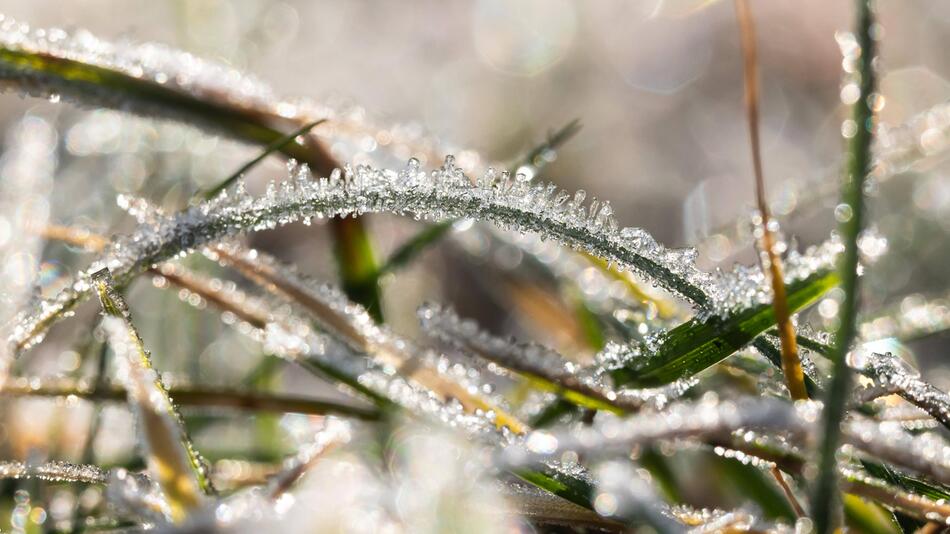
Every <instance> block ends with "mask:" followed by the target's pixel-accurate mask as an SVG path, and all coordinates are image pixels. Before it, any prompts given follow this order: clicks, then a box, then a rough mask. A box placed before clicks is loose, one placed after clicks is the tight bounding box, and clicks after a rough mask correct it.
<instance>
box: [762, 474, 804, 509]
mask: <svg viewBox="0 0 950 534" xmlns="http://www.w3.org/2000/svg"><path fill="white" fill-rule="evenodd" d="M769 472H770V473H772V478H774V479H775V482H777V483H778V485H779V487H780V488H782V493H784V494H785V498H786V499H788V503H789V504H790V505H792V509H793V510H795V515H797V516H798V517H805V516H806V515H807V514H806V513H805V509H804V508H802V505H801V503H800V502H798V498H796V497H795V492H793V491H792V488H791V487H790V486H789V485H788V482H787V481H786V480H785V475H783V474H782V470H781V469H779V468H778V467H772V468H771V469H769Z"/></svg>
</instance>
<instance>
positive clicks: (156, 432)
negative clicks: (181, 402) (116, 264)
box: [93, 270, 214, 523]
mask: <svg viewBox="0 0 950 534" xmlns="http://www.w3.org/2000/svg"><path fill="white" fill-rule="evenodd" d="M93 279H94V283H95V286H96V292H97V293H98V295H99V300H100V303H101V304H102V310H103V314H104V315H105V318H104V320H103V327H104V328H105V330H106V333H107V334H108V337H109V342H110V344H111V345H112V348H113V350H114V351H115V352H116V355H117V360H116V361H117V363H118V364H119V368H120V372H119V378H120V380H121V381H123V382H124V383H125V386H126V390H127V391H128V398H129V403H130V405H131V406H132V407H133V412H134V413H135V414H136V416H137V420H138V427H139V432H140V434H141V436H142V446H143V449H144V450H145V453H146V455H147V457H146V461H147V462H146V463H147V464H148V467H149V471H150V473H151V474H152V477H153V479H154V480H155V481H156V482H157V483H158V485H159V487H161V489H162V492H163V494H164V495H165V498H166V500H167V504H168V515H169V519H171V520H172V521H174V522H176V523H180V522H182V521H184V520H185V519H186V518H187V517H188V515H189V514H190V513H192V512H194V511H196V510H197V509H198V508H199V507H200V506H201V505H202V502H203V501H204V497H205V495H206V494H210V493H213V492H214V488H213V486H212V485H211V480H210V479H209V478H208V474H207V471H206V469H205V466H204V461H203V460H202V459H201V457H200V456H199V455H198V452H197V451H196V450H195V448H194V445H193V444H192V442H191V440H190V439H189V438H188V434H187V433H186V432H185V428H184V424H183V422H182V419H181V416H180V415H179V414H178V411H177V410H176V408H175V405H174V404H173V403H172V400H171V398H170V397H169V396H168V391H167V390H166V389H165V387H164V385H163V384H162V381H161V378H160V376H159V375H158V373H157V372H156V371H155V370H154V369H153V368H152V363H151V356H150V355H149V353H148V352H147V351H146V350H145V347H144V345H143V343H142V338H141V337H140V336H139V334H138V331H137V330H136V329H135V326H134V325H133V324H132V321H131V318H130V314H129V310H128V307H127V305H126V304H125V301H124V299H123V298H122V296H121V295H120V294H119V292H118V291H117V290H116V288H115V287H114V284H113V281H112V277H111V275H110V274H109V271H108V270H103V271H99V272H98V273H96V275H95V276H94V278H93Z"/></svg>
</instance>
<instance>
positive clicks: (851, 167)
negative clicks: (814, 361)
mask: <svg viewBox="0 0 950 534" xmlns="http://www.w3.org/2000/svg"><path fill="white" fill-rule="evenodd" d="M871 4H872V0H858V2H857V10H858V17H857V35H856V37H857V41H858V45H859V47H860V56H859V57H858V58H856V59H857V62H858V75H859V76H860V81H859V84H860V88H861V92H860V98H858V100H857V102H856V103H855V105H854V110H853V113H854V116H853V120H854V122H855V123H856V124H857V130H856V132H855V134H854V137H852V138H851V142H850V143H849V146H848V166H847V171H846V172H847V175H846V176H845V180H844V187H843V190H842V194H841V196H842V204H843V205H845V206H847V207H848V208H849V211H850V212H851V216H850V218H847V219H846V220H845V221H843V222H842V223H841V230H840V231H841V237H842V239H843V241H844V246H845V249H844V254H843V256H842V257H841V259H840V264H839V271H840V277H841V289H842V290H843V291H844V299H843V300H842V302H841V306H840V312H839V314H838V321H839V326H838V330H837V332H836V335H835V340H836V341H835V350H834V355H833V357H832V359H833V360H834V369H833V371H832V379H831V385H830V386H829V388H828V395H827V397H826V400H825V410H824V424H823V426H824V428H823V432H822V436H823V440H822V443H821V447H820V453H821V460H820V464H819V475H818V480H817V482H816V484H815V487H814V492H813V494H812V499H811V510H812V515H813V517H812V519H813V520H814V522H815V532H817V533H818V534H825V533H826V532H829V531H830V530H831V529H832V528H833V523H834V519H833V516H834V513H833V510H834V508H835V503H837V502H838V499H837V498H836V497H837V496H838V491H837V488H836V483H835V482H836V480H837V469H836V459H835V454H836V453H837V450H838V445H839V442H840V441H841V418H842V417H843V416H844V412H845V407H846V404H847V400H848V396H849V394H850V389H851V371H850V370H849V369H848V363H847V361H846V359H845V356H846V355H847V353H848V350H849V349H850V347H851V342H852V340H853V339H854V335H855V330H856V320H857V309H858V244H857V241H858V235H859V234H860V233H861V229H862V226H863V223H864V183H865V180H866V178H867V175H868V172H869V170H870V167H871V142H872V139H873V135H872V130H873V128H874V111H873V109H872V106H873V104H874V103H873V102H872V99H873V98H874V96H873V95H874V92H875V89H876V76H875V73H874V65H873V61H874V59H875V56H876V55H877V51H876V43H875V39H874V37H873V36H872V32H873V31H874V30H873V26H874V13H873V9H872V5H871Z"/></svg>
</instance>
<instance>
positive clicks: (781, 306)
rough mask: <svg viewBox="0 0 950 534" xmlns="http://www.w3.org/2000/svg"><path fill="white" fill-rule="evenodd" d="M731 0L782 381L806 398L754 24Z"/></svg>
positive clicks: (744, 7)
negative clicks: (769, 184)
mask: <svg viewBox="0 0 950 534" xmlns="http://www.w3.org/2000/svg"><path fill="white" fill-rule="evenodd" d="M735 1H736V17H737V19H738V22H739V30H740V35H741V38H742V55H743V71H744V74H745V76H744V80H745V103H746V117H747V118H748V121H749V141H750V144H751V147H752V165H753V168H754V171H755V200H756V204H757V205H758V210H759V215H760V217H761V219H762V220H761V224H762V242H761V247H762V250H763V251H764V252H765V256H766V257H765V258H763V263H764V265H763V268H768V270H769V276H770V278H771V281H772V294H773V298H772V307H773V309H774V310H775V321H776V323H777V324H778V331H779V339H780V340H781V345H782V372H783V373H784V374H785V383H786V385H787V386H788V391H789V393H791V395H792V398H793V399H795V400H801V399H807V398H808V392H807V391H806V390H805V373H804V371H803V370H802V363H801V360H800V359H799V357H798V345H797V344H796V342H795V327H794V326H793V325H792V321H791V316H790V314H789V311H788V302H787V299H786V296H785V276H784V274H783V273H782V260H781V258H779V256H778V254H777V253H776V252H775V236H774V235H773V234H772V230H771V228H769V223H770V221H771V215H770V213H769V204H768V200H766V198H765V179H764V178H763V172H762V153H761V147H760V143H759V78H758V60H757V58H756V44H755V28H754V26H753V21H752V13H751V12H750V10H749V3H748V0H735Z"/></svg>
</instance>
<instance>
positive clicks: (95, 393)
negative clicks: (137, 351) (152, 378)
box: [0, 380, 379, 420]
mask: <svg viewBox="0 0 950 534" xmlns="http://www.w3.org/2000/svg"><path fill="white" fill-rule="evenodd" d="M0 396H7V397H55V398H68V397H76V398H80V399H84V400H88V401H93V402H123V401H125V400H126V399H127V398H128V393H127V392H126V391H125V389H123V388H120V387H116V386H105V387H92V388H86V387H83V386H82V385H80V384H77V383H75V382H73V381H70V382H59V383H53V384H43V385H41V386H40V387H33V386H31V385H29V384H28V383H20V382H19V381H15V380H14V381H11V382H10V383H9V384H7V386H6V387H4V389H3V392H2V393H0ZM168 396H169V397H171V398H172V399H174V401H175V404H178V405H181V406H202V407H217V408H231V409H235V410H247V411H259V412H276V413H300V414H306V415H341V416H347V417H355V418H357V419H365V420H374V419H377V418H378V417H379V413H378V412H377V411H375V410H374V409H372V408H362V407H359V406H352V405H347V404H340V403H337V402H333V401H327V400H320V399H311V398H307V397H301V396H295V395H271V394H267V393H257V392H236V391H233V390H225V389H208V388H201V389H199V388H186V387H178V388H175V387H173V388H169V390H168Z"/></svg>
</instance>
